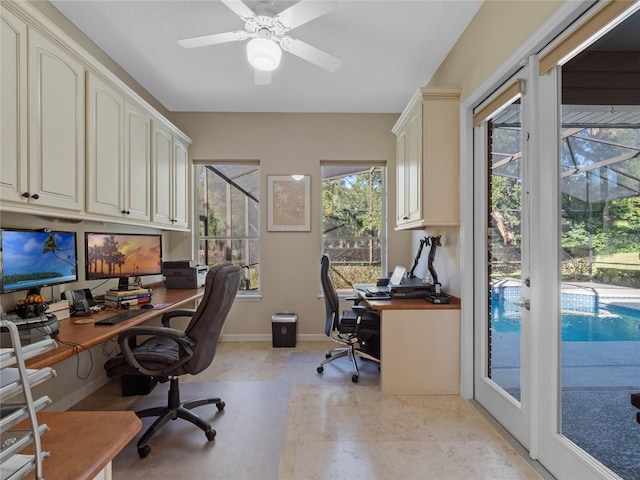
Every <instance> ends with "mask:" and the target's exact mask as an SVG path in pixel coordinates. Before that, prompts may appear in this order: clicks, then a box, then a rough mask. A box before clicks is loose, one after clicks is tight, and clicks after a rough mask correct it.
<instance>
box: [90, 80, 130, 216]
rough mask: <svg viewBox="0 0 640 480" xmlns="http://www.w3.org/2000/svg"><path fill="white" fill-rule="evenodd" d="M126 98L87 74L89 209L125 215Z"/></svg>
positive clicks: (100, 212) (103, 213)
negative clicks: (123, 191)
mask: <svg viewBox="0 0 640 480" xmlns="http://www.w3.org/2000/svg"><path fill="white" fill-rule="evenodd" d="M123 172H124V97H123V96H122V94H121V93H120V92H118V91H117V90H116V89H114V88H112V87H111V86H109V85H108V84H107V83H106V82H104V81H103V80H102V79H100V78H99V77H97V76H96V75H94V74H92V73H89V74H88V75H87V212H89V213H98V214H101V215H111V216H119V217H122V216H123V215H124V207H123V204H122V203H123V193H122V190H123V187H124V183H123V181H122V179H123Z"/></svg>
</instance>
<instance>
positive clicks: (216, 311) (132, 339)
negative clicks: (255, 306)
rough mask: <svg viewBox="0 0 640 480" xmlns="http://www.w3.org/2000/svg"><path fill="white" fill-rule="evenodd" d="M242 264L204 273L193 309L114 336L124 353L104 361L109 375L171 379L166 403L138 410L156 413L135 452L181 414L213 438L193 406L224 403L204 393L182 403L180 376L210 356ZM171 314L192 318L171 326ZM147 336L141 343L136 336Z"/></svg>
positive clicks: (144, 449)
mask: <svg viewBox="0 0 640 480" xmlns="http://www.w3.org/2000/svg"><path fill="white" fill-rule="evenodd" d="M240 274H241V268H240V267H239V266H237V265H232V264H231V263H229V262H227V263H223V264H218V265H215V266H213V267H212V268H211V269H210V270H209V272H208V273H207V278H206V281H205V291H204V295H203V297H202V301H201V302H200V305H199V306H198V309H197V310H190V309H182V310H173V311H170V312H168V313H165V314H164V315H163V316H162V324H163V326H162V327H154V326H148V327H147V326H138V327H131V328H129V329H127V330H125V331H124V332H122V333H121V334H120V335H119V336H118V343H119V345H120V350H121V351H122V355H119V356H117V357H114V358H112V359H110V360H108V361H107V363H105V366H104V368H105V369H106V370H107V376H108V377H116V376H119V375H138V376H141V377H150V378H153V379H156V380H158V381H160V382H167V381H169V382H170V386H169V393H168V403H167V405H166V406H161V407H154V408H148V409H146V410H142V411H139V412H136V415H138V417H140V418H142V417H154V416H155V417H158V418H157V419H156V420H155V421H154V422H153V424H152V425H151V426H150V427H149V428H148V429H147V431H146V432H145V433H144V434H143V435H142V437H141V438H140V440H139V441H138V455H140V457H141V458H144V457H146V456H147V455H148V454H149V451H150V450H151V448H150V447H149V445H147V442H148V441H149V439H150V438H151V436H152V435H153V434H155V433H156V432H157V431H158V430H159V429H160V428H161V427H162V426H163V425H164V424H165V423H167V422H168V421H169V420H175V419H176V418H182V419H184V420H188V421H189V422H191V423H193V424H194V425H196V426H197V427H199V428H200V429H201V430H202V431H204V433H205V435H206V437H207V439H208V440H213V439H214V437H215V436H216V431H215V430H214V429H213V428H211V425H209V424H208V423H207V422H205V421H204V420H202V419H201V418H200V417H199V416H198V415H197V414H195V413H194V412H192V411H191V410H192V409H193V408H195V407H199V406H201V405H207V404H215V405H216V407H217V409H218V410H222V409H223V408H224V406H225V404H224V402H223V401H222V400H221V399H220V398H204V399H200V400H193V401H190V402H184V403H182V402H181V401H180V388H179V384H178V377H179V376H180V375H184V374H191V375H195V374H197V373H200V372H201V371H202V370H204V369H205V368H207V367H208V366H209V365H210V364H211V362H212V361H213V357H214V355H215V353H216V347H217V345H218V339H219V337H220V332H221V331H222V326H223V324H224V321H225V319H226V317H227V314H228V313H229V310H230V309H231V305H232V304H233V302H234V300H235V297H236V293H237V292H238V287H239V286H240ZM175 317H191V320H190V321H189V324H188V325H187V328H186V329H185V330H184V332H183V331H182V330H178V329H175V328H170V320H171V319H172V318H175ZM148 335H152V336H151V338H148V339H146V340H144V341H143V342H142V343H140V344H139V345H138V344H137V341H136V340H137V338H138V337H142V338H143V339H145V338H147V336H148Z"/></svg>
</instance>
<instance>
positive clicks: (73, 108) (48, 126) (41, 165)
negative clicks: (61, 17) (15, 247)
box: [28, 30, 85, 211]
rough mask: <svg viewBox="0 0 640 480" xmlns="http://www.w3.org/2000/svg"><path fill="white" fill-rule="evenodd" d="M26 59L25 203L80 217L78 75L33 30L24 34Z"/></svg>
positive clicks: (72, 63)
mask: <svg viewBox="0 0 640 480" xmlns="http://www.w3.org/2000/svg"><path fill="white" fill-rule="evenodd" d="M28 57H29V93H28V95H29V193H30V194H31V198H32V199H33V200H30V201H33V202H34V203H36V202H37V204H38V205H42V206H44V207H45V208H62V209H68V210H74V211H82V210H83V209H84V186H85V178H84V158H85V156H84V134H85V130H84V121H85V103H84V92H85V88H84V87H85V83H84V69H83V67H82V65H81V64H80V63H79V62H78V61H77V60H76V59H75V58H74V57H72V56H71V55H70V54H69V53H67V52H66V51H65V50H63V49H62V48H60V47H58V46H57V45H56V44H55V43H53V42H52V41H50V40H48V39H47V38H45V37H44V36H42V35H40V34H39V33H38V32H36V31H35V30H29V53H28ZM35 196H37V197H38V198H37V199H36V198H35Z"/></svg>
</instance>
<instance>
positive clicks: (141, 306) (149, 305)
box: [140, 303, 153, 310]
mask: <svg viewBox="0 0 640 480" xmlns="http://www.w3.org/2000/svg"><path fill="white" fill-rule="evenodd" d="M140 308H144V309H145V310H147V309H148V308H153V305H151V304H150V303H145V304H144V305H140Z"/></svg>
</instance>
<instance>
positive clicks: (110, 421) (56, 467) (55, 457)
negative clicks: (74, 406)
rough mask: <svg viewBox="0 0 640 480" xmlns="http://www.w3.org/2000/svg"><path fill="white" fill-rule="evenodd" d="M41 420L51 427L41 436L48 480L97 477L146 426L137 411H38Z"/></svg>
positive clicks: (44, 475) (45, 473) (44, 465)
mask: <svg viewBox="0 0 640 480" xmlns="http://www.w3.org/2000/svg"><path fill="white" fill-rule="evenodd" d="M38 423H39V424H43V423H46V424H47V426H48V427H49V431H47V432H45V433H43V434H42V437H41V438H42V450H43V451H45V452H49V453H50V455H49V456H48V457H47V458H45V459H44V460H43V461H42V470H43V472H42V473H43V477H44V478H46V479H47V480H66V479H75V480H81V479H87V480H91V479H93V478H95V477H96V475H97V474H98V473H100V471H102V470H103V469H104V467H105V466H106V465H107V464H108V463H109V462H110V461H111V460H113V458H114V457H115V456H116V455H117V454H118V453H119V452H120V450H122V449H123V448H124V447H125V446H126V445H127V443H129V441H130V440H131V439H133V438H134V437H135V436H136V434H137V433H138V431H139V430H140V428H141V427H142V422H141V421H140V419H139V418H138V417H137V416H136V414H135V412H115V411H114V412H110V411H107V412H38ZM18 427H20V425H18ZM18 427H17V428H18ZM27 451H29V450H27Z"/></svg>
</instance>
